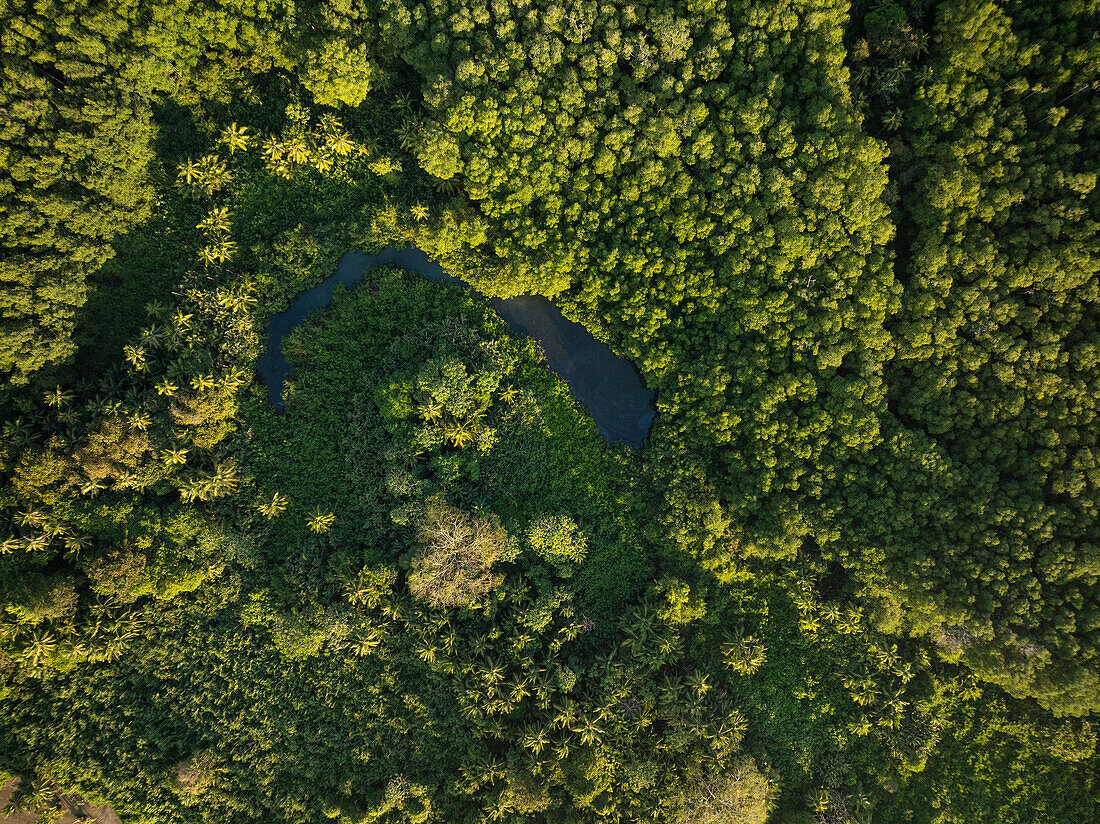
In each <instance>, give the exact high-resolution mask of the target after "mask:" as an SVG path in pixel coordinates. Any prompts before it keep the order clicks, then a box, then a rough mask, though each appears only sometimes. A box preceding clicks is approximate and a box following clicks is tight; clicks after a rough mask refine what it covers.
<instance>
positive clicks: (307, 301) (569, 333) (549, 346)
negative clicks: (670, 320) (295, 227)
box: [256, 247, 655, 448]
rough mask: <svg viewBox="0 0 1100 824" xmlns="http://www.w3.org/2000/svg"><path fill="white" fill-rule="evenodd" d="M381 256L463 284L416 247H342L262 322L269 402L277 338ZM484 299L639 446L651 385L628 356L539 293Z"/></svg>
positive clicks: (281, 363) (262, 368)
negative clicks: (322, 276)
mask: <svg viewBox="0 0 1100 824" xmlns="http://www.w3.org/2000/svg"><path fill="white" fill-rule="evenodd" d="M385 263H392V264H394V265H395V266H399V267H401V268H402V269H405V270H407V271H409V272H416V273H417V274H419V275H423V276H424V277H426V278H428V279H429V280H445V281H450V282H453V283H462V281H461V280H460V279H459V278H456V277H454V276H453V275H448V274H447V273H446V272H444V271H443V268H442V267H441V266H440V265H439V264H438V263H436V262H435V261H434V260H432V259H431V258H429V257H428V256H427V255H426V254H425V253H424V252H422V251H420V250H419V249H416V248H412V247H410V248H407V249H398V248H393V247H391V248H389V249H384V250H382V251H381V252H378V253H377V254H373V255H364V254H362V253H361V252H348V253H347V254H346V255H344V256H343V257H342V258H341V259H340V264H339V266H337V267H336V273H335V274H334V275H333V276H332V277H330V278H328V279H327V280H325V281H324V282H323V283H319V284H318V285H317V286H314V287H313V288H312V289H306V290H305V291H304V292H302V293H300V294H299V295H298V297H296V298H295V299H294V300H293V301H292V302H291V304H290V308H288V309H287V310H286V311H285V312H280V313H279V314H277V315H272V316H271V318H270V320H269V322H268V327H267V348H266V349H265V350H264V353H263V355H262V356H261V357H260V359H259V361H258V362H257V363H256V369H257V371H258V372H259V373H260V376H261V377H262V378H263V381H264V383H265V384H266V385H267V394H268V397H269V398H270V400H271V403H272V404H274V405H275V407H276V408H279V409H282V407H283V397H282V396H283V383H284V382H285V381H286V377H287V374H288V373H289V372H290V366H289V364H287V362H286V358H285V357H284V356H283V338H285V337H286V336H287V335H288V334H290V332H291V331H293V330H294V328H295V327H297V326H298V325H299V324H301V323H302V322H303V321H305V319H306V318H307V317H309V315H311V314H312V313H313V312H315V311H317V310H318V309H320V308H321V307H323V306H326V305H328V303H329V301H331V300H332V293H333V291H334V290H335V289H336V287H337V286H351V285H353V284H355V283H358V282H359V281H360V280H362V278H363V275H364V273H365V272H366V270H367V269H369V268H370V267H372V266H379V265H382V264H385ZM489 305H490V306H492V307H493V309H494V310H495V311H496V312H497V314H499V315H500V316H501V317H502V318H503V319H504V320H505V322H507V324H508V325H509V326H510V327H512V329H513V330H515V331H516V332H517V333H519V334H521V335H528V336H529V337H532V338H534V339H535V340H536V341H538V342H539V343H540V344H541V345H542V349H543V351H544V352H545V353H546V363H547V365H548V366H549V367H550V368H551V369H553V370H554V371H555V372H557V373H558V374H559V375H561V377H562V378H564V379H565V382H566V383H567V384H568V385H569V388H570V389H571V390H572V392H573V396H574V397H575V398H576V399H577V400H579V401H580V402H581V403H582V404H584V406H585V408H587V409H588V411H589V413H591V415H592V417H593V418H594V419H595V421H596V425H597V426H598V427H599V429H600V434H601V435H603V436H604V437H605V438H607V440H609V441H622V442H623V443H625V444H629V445H630V446H633V447H635V448H638V447H641V445H642V443H643V441H645V437H646V435H648V434H649V427H650V425H651V424H652V423H653V417H654V415H655V413H654V411H653V392H651V391H650V390H649V389H646V387H645V385H644V384H643V383H642V379H641V376H639V374H638V370H637V369H635V368H634V365H633V364H632V363H631V362H630V361H628V360H626V359H625V358H620V357H619V356H618V355H616V354H615V353H614V352H612V351H611V349H610V347H609V346H608V345H607V344H606V343H601V342H600V341H598V340H596V339H595V338H594V337H592V335H591V334H590V333H589V331H588V330H587V329H585V328H584V327H583V326H581V325H580V324H579V323H573V322H572V321H568V320H566V319H565V318H564V317H563V316H562V313H561V312H560V311H558V308H557V307H556V306H554V304H552V303H551V302H550V301H548V300H547V299H546V298H544V297H538V296H532V295H522V296H520V297H516V298H508V299H507V300H501V299H500V298H490V299H489Z"/></svg>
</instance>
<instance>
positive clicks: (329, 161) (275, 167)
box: [259, 114, 377, 178]
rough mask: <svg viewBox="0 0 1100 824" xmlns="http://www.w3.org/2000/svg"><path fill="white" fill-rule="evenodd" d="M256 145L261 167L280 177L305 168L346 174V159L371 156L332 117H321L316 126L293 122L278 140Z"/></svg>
mask: <svg viewBox="0 0 1100 824" xmlns="http://www.w3.org/2000/svg"><path fill="white" fill-rule="evenodd" d="M259 146H260V152H261V154H262V155H263V159H264V166H265V167H266V168H267V170H268V171H269V172H270V173H271V174H273V175H277V176H278V177H283V178H290V177H293V176H294V174H295V173H296V172H299V171H302V170H305V169H307V168H312V169H315V170H316V171H317V172H319V173H320V174H332V173H335V174H337V176H342V175H346V174H347V162H348V161H349V160H352V159H354V158H357V157H358V158H363V157H369V156H370V155H371V154H372V151H371V149H370V148H369V147H367V146H364V145H362V144H360V143H356V142H355V141H354V140H353V139H352V138H351V135H350V134H349V133H348V131H347V129H345V128H344V125H343V124H342V123H341V122H340V121H339V120H338V119H337V118H336V116H335V115H332V114H326V115H323V116H322V117H321V118H320V121H319V122H318V124H317V125H316V126H310V125H309V124H308V123H307V122H298V121H296V122H294V123H292V125H291V127H290V128H289V129H288V130H287V132H286V133H284V134H283V135H282V136H281V137H276V136H275V135H270V136H268V137H266V138H264V139H263V140H262V141H261V142H260V143H259ZM376 160H377V158H376Z"/></svg>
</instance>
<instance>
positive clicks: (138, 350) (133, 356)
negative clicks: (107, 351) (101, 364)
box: [122, 345, 148, 372]
mask: <svg viewBox="0 0 1100 824" xmlns="http://www.w3.org/2000/svg"><path fill="white" fill-rule="evenodd" d="M122 353H123V354H124V355H125V356H126V360H127V361H129V363H130V365H131V366H133V367H134V369H136V370H137V371H138V372H143V371H145V369H146V367H147V366H148V361H147V360H146V357H145V347H143V346H130V345H126V346H124V347H122Z"/></svg>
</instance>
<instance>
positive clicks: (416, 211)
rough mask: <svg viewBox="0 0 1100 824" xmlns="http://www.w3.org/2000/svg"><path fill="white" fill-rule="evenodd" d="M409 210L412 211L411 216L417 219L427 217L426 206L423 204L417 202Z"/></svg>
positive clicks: (425, 218)
mask: <svg viewBox="0 0 1100 824" xmlns="http://www.w3.org/2000/svg"><path fill="white" fill-rule="evenodd" d="M409 211H410V212H412V216H413V218H414V219H415V220H417V221H422V220H427V219H428V207H427V206H424V205H423V204H420V203H417V204H416V205H414V206H413V207H412V208H411V209H409Z"/></svg>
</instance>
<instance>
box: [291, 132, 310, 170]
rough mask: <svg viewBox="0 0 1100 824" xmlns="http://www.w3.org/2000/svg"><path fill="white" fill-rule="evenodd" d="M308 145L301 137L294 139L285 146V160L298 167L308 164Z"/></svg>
mask: <svg viewBox="0 0 1100 824" xmlns="http://www.w3.org/2000/svg"><path fill="white" fill-rule="evenodd" d="M309 155H310V151H309V144H308V143H306V141H305V139H303V138H301V137H295V138H292V139H291V140H290V142H289V143H287V144H286V159H287V160H289V161H290V162H291V163H296V164H298V165H299V166H300V165H303V164H305V163H308V162H309Z"/></svg>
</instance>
